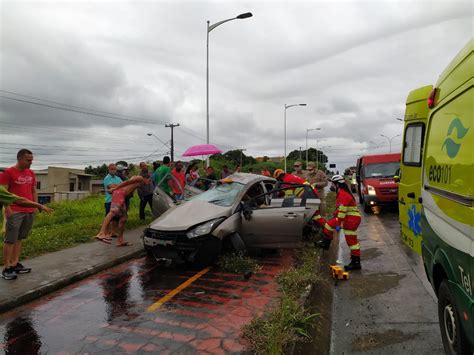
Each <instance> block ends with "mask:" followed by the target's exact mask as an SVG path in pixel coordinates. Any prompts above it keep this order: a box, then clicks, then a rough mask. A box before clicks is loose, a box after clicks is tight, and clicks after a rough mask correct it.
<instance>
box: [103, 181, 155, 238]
mask: <svg viewBox="0 0 474 355" xmlns="http://www.w3.org/2000/svg"><path fill="white" fill-rule="evenodd" d="M142 183H149V179H145V178H143V177H142V176H134V177H132V178H131V179H129V180H127V181H124V182H122V183H120V184H118V185H109V191H110V192H111V193H112V202H111V205H110V211H109V213H108V214H107V216H106V217H105V218H104V220H103V221H102V226H101V228H100V231H99V234H97V235H96V236H95V238H96V239H97V240H99V241H101V242H104V243H107V244H111V243H112V241H111V239H110V238H109V237H108V236H107V228H108V226H109V223H110V222H111V221H112V219H113V218H114V217H119V218H120V219H119V222H118V235H117V246H118V247H125V246H130V245H132V244H131V243H129V242H126V241H125V239H124V237H123V232H124V230H125V223H126V222H127V218H128V216H127V207H126V205H125V199H126V197H127V196H129V195H131V194H133V192H134V191H135V190H136V189H137V188H138V187H139V186H140V185H141V184H142Z"/></svg>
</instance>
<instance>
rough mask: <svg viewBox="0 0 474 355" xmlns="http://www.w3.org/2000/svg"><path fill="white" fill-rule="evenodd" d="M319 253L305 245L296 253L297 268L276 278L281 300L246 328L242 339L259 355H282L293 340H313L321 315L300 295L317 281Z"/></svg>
mask: <svg viewBox="0 0 474 355" xmlns="http://www.w3.org/2000/svg"><path fill="white" fill-rule="evenodd" d="M318 260H319V253H317V251H316V249H315V248H314V247H313V246H308V245H306V246H305V247H304V248H302V249H299V250H298V253H297V266H296V267H293V268H290V269H289V270H285V271H282V272H281V273H280V274H279V275H278V278H277V281H278V284H279V287H280V290H281V299H280V303H279V304H278V306H277V307H275V308H274V309H273V310H272V311H270V313H268V314H265V315H264V316H263V317H260V318H254V319H253V320H252V322H251V323H250V324H248V325H246V326H244V328H243V333H242V335H243V337H244V338H245V339H246V340H247V341H248V342H249V344H250V348H251V351H252V352H253V353H256V354H282V353H284V351H285V348H286V347H287V346H288V345H289V344H290V343H291V342H293V341H296V340H301V339H310V336H309V329H310V327H311V326H312V324H313V318H315V317H316V316H318V314H315V313H311V310H309V309H307V308H305V307H304V305H303V304H302V299H301V296H302V294H303V292H304V291H305V289H306V288H307V286H308V285H310V284H314V283H316V282H317V281H318V278H319V276H318V274H317V273H316V265H317V264H318Z"/></svg>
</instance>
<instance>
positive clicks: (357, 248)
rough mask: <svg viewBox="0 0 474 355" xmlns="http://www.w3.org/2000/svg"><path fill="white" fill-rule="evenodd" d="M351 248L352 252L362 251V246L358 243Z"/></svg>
mask: <svg viewBox="0 0 474 355" xmlns="http://www.w3.org/2000/svg"><path fill="white" fill-rule="evenodd" d="M349 248H350V249H351V250H359V249H360V244H359V243H357V244H354V245H351V246H350V247H349Z"/></svg>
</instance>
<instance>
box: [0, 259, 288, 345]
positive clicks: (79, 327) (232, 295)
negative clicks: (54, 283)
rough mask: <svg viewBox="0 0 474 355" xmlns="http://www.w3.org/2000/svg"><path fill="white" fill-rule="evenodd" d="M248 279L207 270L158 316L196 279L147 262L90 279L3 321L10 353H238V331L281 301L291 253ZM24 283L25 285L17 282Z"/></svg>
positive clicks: (2, 336)
mask: <svg viewBox="0 0 474 355" xmlns="http://www.w3.org/2000/svg"><path fill="white" fill-rule="evenodd" d="M258 263H259V264H260V265H261V266H262V269H261V270H260V271H258V272H257V273H256V274H254V275H253V276H252V277H251V278H249V279H245V278H244V277H243V276H242V275H236V274H229V273H224V272H221V271H219V270H218V269H217V268H213V269H211V270H209V271H208V272H207V273H205V274H203V275H202V276H201V277H200V278H198V279H197V280H195V281H194V282H193V283H192V284H191V285H189V286H188V287H186V288H185V289H184V290H182V291H181V292H180V293H178V294H177V295H175V296H174V297H173V298H171V299H170V300H169V301H167V302H165V303H164V304H163V305H162V306H161V307H159V308H157V309H156V310H154V311H148V309H149V308H150V307H152V306H153V305H155V304H156V302H157V301H158V300H160V299H161V298H162V297H164V296H165V295H167V294H169V292H170V291H172V290H174V289H176V288H177V287H178V286H179V285H181V284H182V283H183V282H185V281H186V280H189V278H190V277H192V276H194V275H196V273H197V271H192V270H183V269H163V268H161V267H158V265H157V264H156V263H155V262H154V261H153V260H150V259H148V258H141V259H138V260H134V261H131V262H128V263H125V264H122V265H120V266H118V267H114V268H112V269H109V270H107V271H105V272H102V273H100V274H98V275H96V276H93V277H90V278H88V279H85V280H83V281H81V282H79V283H77V284H74V285H71V286H69V287H67V288H66V289H64V290H61V291H58V292H56V293H54V294H51V295H49V296H47V297H44V298H42V299H40V300H38V301H36V302H33V303H30V304H28V305H25V306H23V307H20V308H18V309H15V310H13V311H10V312H8V313H5V314H3V315H1V316H0V341H2V342H1V343H0V350H1V349H3V351H5V353H12V354H13V353H18V354H35V353H47V352H51V353H60V352H63V353H77V352H86V353H97V352H103V351H107V352H119V353H123V352H143V353H146V352H160V353H163V354H166V353H176V352H178V353H183V352H184V353H197V352H200V353H201V352H202V353H206V352H209V353H217V354H218V353H240V352H243V351H244V349H245V345H246V344H245V343H244V341H243V340H242V339H241V338H240V329H241V327H242V326H243V325H244V324H247V323H249V322H250V321H251V319H252V318H253V317H254V316H258V315H261V314H262V313H263V312H264V310H265V309H267V308H268V307H271V306H272V305H273V304H275V303H276V302H277V300H278V296H279V293H278V286H277V284H276V280H275V277H276V275H277V274H278V272H280V271H281V270H282V269H284V268H287V267H289V266H290V265H291V264H292V263H293V256H292V253H291V252H290V251H282V252H281V253H280V254H275V255H270V256H264V257H260V258H258ZM20 280H21V279H20Z"/></svg>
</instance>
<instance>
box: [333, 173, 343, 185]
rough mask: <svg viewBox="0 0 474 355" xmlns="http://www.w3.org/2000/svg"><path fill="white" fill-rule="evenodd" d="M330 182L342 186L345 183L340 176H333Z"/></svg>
mask: <svg viewBox="0 0 474 355" xmlns="http://www.w3.org/2000/svg"><path fill="white" fill-rule="evenodd" d="M331 182H335V183H339V184H343V183H345V182H346V180H345V179H344V177H343V176H341V175H333V177H332V178H331Z"/></svg>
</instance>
